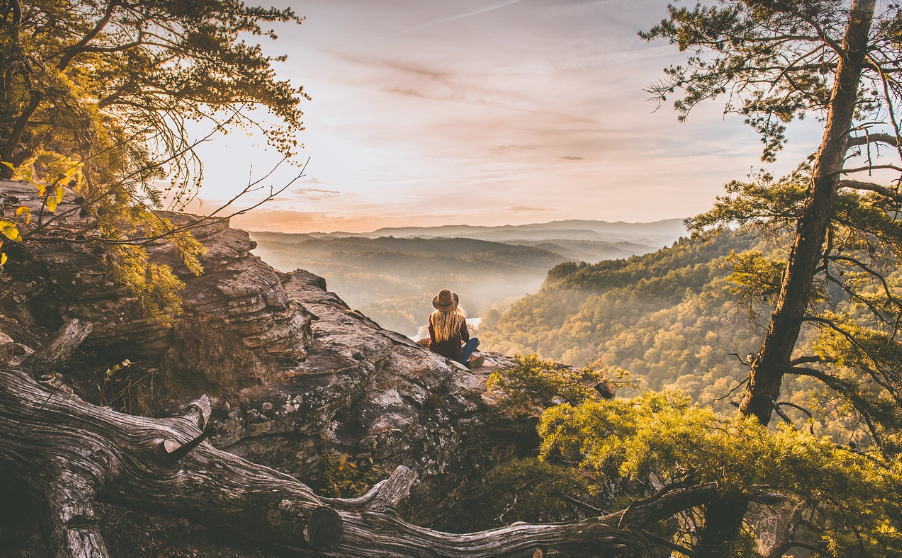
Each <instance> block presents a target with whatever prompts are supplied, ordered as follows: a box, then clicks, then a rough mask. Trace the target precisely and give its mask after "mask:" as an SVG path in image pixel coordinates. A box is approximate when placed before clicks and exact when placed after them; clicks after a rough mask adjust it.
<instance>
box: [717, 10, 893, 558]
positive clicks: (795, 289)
mask: <svg viewBox="0 0 902 558" xmlns="http://www.w3.org/2000/svg"><path fill="white" fill-rule="evenodd" d="M874 4H875V0H854V2H853V3H852V11H851V13H850V16H849V23H848V25H847V26H846V34H845V37H844V39H843V45H842V46H843V50H844V56H842V57H841V58H840V62H839V67H838V68H837V70H836V80H835V82H834V84H833V92H832V94H831V97H830V106H829V112H828V114H827V123H826V127H825V129H824V137H823V139H822V140H821V145H820V149H818V152H817V155H816V157H815V161H814V172H813V177H812V184H811V186H810V189H809V191H808V198H807V201H806V203H805V207H804V209H803V213H802V217H801V218H800V219H799V223H798V227H797V229H796V234H795V240H794V241H793V245H792V250H791V251H790V254H789V260H788V263H787V265H786V270H785V271H784V273H783V282H782V285H781V288H780V296H779V298H778V299H777V304H776V308H775V309H774V313H773V315H772V316H771V322H770V326H769V327H768V330H767V334H766V335H765V337H764V342H763V343H762V344H761V349H760V350H759V352H758V355H757V357H756V359H755V361H754V362H753V363H752V370H751V373H750V376H749V383H748V386H747V387H746V392H745V396H744V397H743V400H742V403H741V405H740V407H739V410H740V413H742V414H743V415H745V416H754V417H755V418H757V419H758V421H759V422H760V423H761V424H762V425H764V426H767V424H768V423H770V419H771V415H772V414H773V409H774V404H775V402H776V401H777V399H778V397H779V395H780V386H781V384H782V382H783V374H784V373H785V371H786V370H787V369H788V368H789V366H790V365H789V362H790V360H791V358H792V351H793V350H794V349H795V345H796V341H798V338H799V331H800V329H801V327H802V321H803V319H804V318H805V314H806V311H807V309H808V300H809V298H810V296H811V289H812V285H813V283H814V274H815V273H814V270H815V269H816V268H817V265H818V262H819V261H820V258H821V250H822V248H823V245H824V239H825V238H826V235H827V225H828V223H829V221H830V216H831V214H832V212H833V205H834V202H835V201H836V193H837V183H838V182H839V179H840V171H841V170H842V165H843V160H844V158H845V155H846V151H847V150H848V146H849V129H850V128H851V127H852V119H853V116H854V111H855V101H856V97H857V94H858V87H859V82H860V80H861V71H862V67H863V66H864V62H865V55H866V51H867V44H868V31H869V30H870V27H871V18H872V17H873V14H874ZM747 508H748V502H746V501H744V500H741V499H724V500H723V501H722V502H718V503H712V504H711V505H709V507H708V509H707V510H706V523H707V521H709V520H710V521H711V522H712V525H713V526H714V527H712V528H711V529H706V530H705V532H703V533H702V535H703V536H702V537H701V547H702V549H703V552H702V553H701V554H700V556H704V557H705V558H726V557H727V556H730V554H731V551H730V549H731V545H732V543H733V541H735V540H736V538H737V536H738V534H739V530H740V529H741V527H742V522H743V518H744V516H745V512H746V509H747Z"/></svg>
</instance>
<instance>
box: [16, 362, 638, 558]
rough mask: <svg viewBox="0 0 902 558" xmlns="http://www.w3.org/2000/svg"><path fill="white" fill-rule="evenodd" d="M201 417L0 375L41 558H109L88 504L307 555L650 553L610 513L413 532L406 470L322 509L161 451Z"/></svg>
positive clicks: (226, 457) (198, 453)
mask: <svg viewBox="0 0 902 558" xmlns="http://www.w3.org/2000/svg"><path fill="white" fill-rule="evenodd" d="M203 406H204V400H203V399H201V400H199V401H198V402H195V403H193V404H192V405H191V406H189V407H190V408H192V409H194V412H189V413H187V414H186V415H185V416H180V417H174V418H164V419H154V418H147V417H136V416H131V415H125V414H122V413H117V412H115V411H113V410H111V409H108V408H105V407H98V406H95V405H91V404H88V403H85V402H83V401H81V400H80V399H78V398H76V397H74V396H72V395H70V394H68V393H66V392H63V391H59V390H56V391H52V390H48V389H46V388H45V387H44V386H42V385H40V384H38V383H37V382H35V381H34V380H33V379H32V378H31V377H30V376H29V375H27V374H25V373H23V372H22V371H17V370H5V371H2V372H0V469H2V470H3V472H4V478H7V479H12V480H13V481H15V482H22V483H25V484H26V485H27V486H29V488H30V489H31V491H32V493H33V494H34V497H35V500H36V502H37V503H38V506H39V508H40V509H41V521H42V525H43V529H44V535H45V539H46V540H47V543H48V548H49V549H50V551H51V553H52V555H53V556H55V557H59V558H70V557H75V556H79V557H91V558H94V557H97V558H105V557H106V550H105V548H104V545H103V541H102V539H101V537H100V535H99V532H98V530H97V521H96V518H95V515H94V510H93V503H94V501H95V500H96V501H102V502H109V503H114V504H118V505H122V506H125V507H129V508H133V509H141V510H146V511H151V512H164V513H169V514H173V515H176V516H180V517H185V518H188V519H190V520H193V521H196V522H197V523H200V524H204V525H210V526H215V527H220V528H226V529H228V530H229V531H230V532H232V533H235V534H239V535H241V536H244V537H246V538H248V539H250V540H255V541H260V542H261V543H264V544H265V545H267V546H272V545H277V546H281V547H286V548H289V549H292V550H294V551H296V552H297V553H298V554H300V555H308V556H333V557H351V556H354V557H360V558H367V557H389V556H392V557H398V556H401V557H403V556H410V557H414V556H416V557H422V556H443V557H456V556H468V557H483V556H484V557H490V556H491V557H494V556H530V557H531V556H534V555H537V554H536V553H537V551H538V552H539V553H541V554H544V553H547V552H552V551H554V552H558V553H563V554H564V555H568V556H647V555H649V554H650V550H649V547H648V546H647V545H648V543H647V541H646V539H645V538H644V537H643V536H642V534H641V533H639V532H634V531H631V530H629V529H618V528H617V522H618V519H619V515H616V514H615V515H614V516H609V517H604V518H598V519H592V520H586V521H582V522H577V523H570V524H551V525H527V524H519V525H511V526H509V527H505V528H502V529H494V530H490V531H483V532H480V533H471V534H464V535H458V534H451V533H443V532H439V531H433V530H430V529H426V528H422V527H417V526H415V525H411V524H409V523H407V522H405V521H403V520H402V519H401V518H400V517H398V516H397V514H396V513H395V512H394V511H393V508H394V507H395V506H396V505H397V504H398V503H399V501H401V500H402V499H403V498H405V497H406V496H407V494H408V492H409V489H410V486H411V485H412V484H413V482H414V480H415V478H416V475H415V474H414V473H413V472H412V471H410V470H408V469H406V468H403V467H402V468H399V469H398V470H397V471H396V472H395V474H394V475H393V476H392V477H391V478H390V479H389V480H387V481H385V482H383V483H380V484H379V485H377V486H376V487H375V488H374V489H373V490H372V491H371V492H370V493H369V494H367V495H366V496H364V497H362V498H357V499H329V498H320V497H318V496H316V495H315V494H314V493H313V492H312V491H311V490H310V489H309V488H308V487H307V486H305V485H304V484H302V483H301V482H299V481H298V480H296V479H294V478H292V477H290V476H288V475H285V474H282V473H279V472H278V471H275V470H272V469H269V468H267V467H264V466H261V465H255V464H253V463H250V462H248V461H245V460H244V459H241V458H239V457H237V456H234V455H232V454H229V453H225V452H222V451H219V450H217V449H215V448H213V447H212V446H211V445H210V444H209V443H207V442H202V443H199V444H197V445H196V447H195V448H193V450H192V451H190V452H189V453H187V455H184V456H183V457H182V458H181V459H180V460H177V461H175V462H173V461H172V460H171V456H170V455H169V454H167V453H166V452H165V451H163V449H162V448H163V447H164V445H165V442H167V441H168V442H174V443H175V444H177V445H178V446H180V447H185V445H186V444H189V443H190V442H191V441H192V440H194V439H196V438H197V436H198V435H199V434H200V432H201V431H200V429H199V428H198V426H199V421H198V417H199V416H203V411H202V409H203ZM198 409H201V411H200V413H198V412H197V410H198Z"/></svg>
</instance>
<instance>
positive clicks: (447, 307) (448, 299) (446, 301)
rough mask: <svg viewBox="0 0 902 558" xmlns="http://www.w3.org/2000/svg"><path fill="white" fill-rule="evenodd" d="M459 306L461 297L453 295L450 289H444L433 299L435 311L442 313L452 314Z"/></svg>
mask: <svg viewBox="0 0 902 558" xmlns="http://www.w3.org/2000/svg"><path fill="white" fill-rule="evenodd" d="M458 304H460V297H458V296H457V293H452V292H451V291H449V290H448V289H442V290H441V291H439V293H438V294H437V295H435V298H433V299H432V305H433V306H434V307H435V309H436V310H441V311H442V312H450V311H452V310H454V309H455V308H457V305H458Z"/></svg>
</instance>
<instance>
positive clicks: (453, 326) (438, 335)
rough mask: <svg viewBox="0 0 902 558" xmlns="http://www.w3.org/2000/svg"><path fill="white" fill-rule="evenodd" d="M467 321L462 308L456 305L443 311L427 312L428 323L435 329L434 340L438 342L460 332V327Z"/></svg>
mask: <svg viewBox="0 0 902 558" xmlns="http://www.w3.org/2000/svg"><path fill="white" fill-rule="evenodd" d="M466 321H467V314H466V313H465V312H464V309H463V308H461V307H460V306H458V307H457V308H455V309H454V310H448V311H447V312H443V311H441V310H436V311H435V312H433V313H432V314H429V323H430V324H432V330H433V331H435V340H436V341H438V342H441V341H445V340H446V339H451V338H452V337H454V336H455V335H457V334H458V333H459V332H460V327H461V326H462V325H463V324H464V322H466Z"/></svg>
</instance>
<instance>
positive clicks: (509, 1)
mask: <svg viewBox="0 0 902 558" xmlns="http://www.w3.org/2000/svg"><path fill="white" fill-rule="evenodd" d="M521 1H522V0H507V1H506V2H498V3H496V4H490V5H488V6H485V7H482V8H479V9H478V10H473V11H470V12H465V13H462V14H456V15H453V16H448V17H443V18H441V19H435V20H432V21H427V22H426V23H423V24H421V25H417V26H416V27H411V28H410V29H405V30H404V31H401V32H399V33H395V34H394V35H391V36H392V37H397V36H399V35H404V34H406V33H413V32H414V31H419V30H420V29H425V28H427V27H430V26H432V25H437V24H439V23H445V22H448V21H455V20H458V19H464V18H467V17H472V16H475V15H479V14H484V13H486V12H491V11H494V10H500V9H501V8H505V7H507V6H510V5H512V4H518V3H520V2H521Z"/></svg>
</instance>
